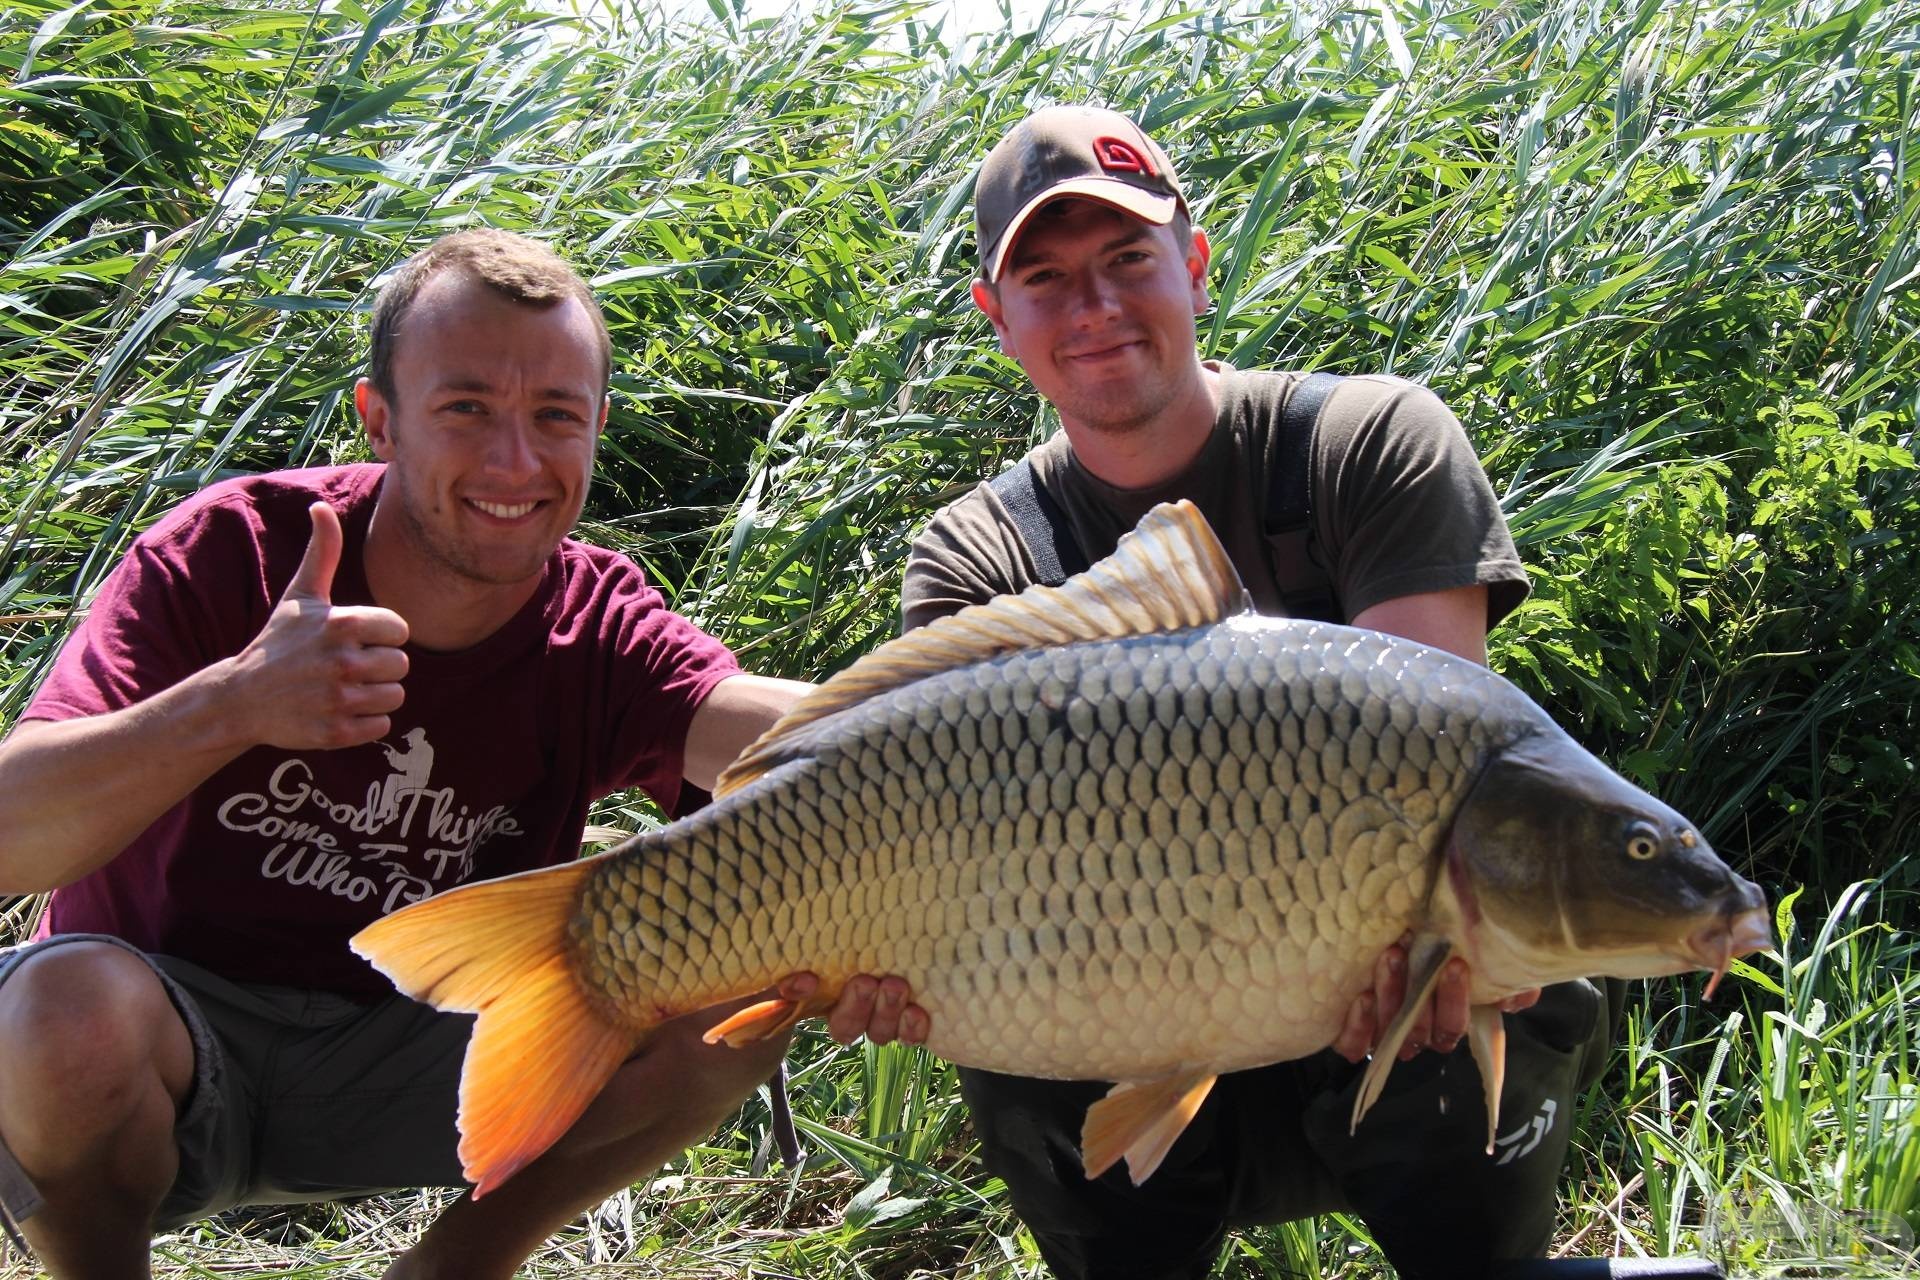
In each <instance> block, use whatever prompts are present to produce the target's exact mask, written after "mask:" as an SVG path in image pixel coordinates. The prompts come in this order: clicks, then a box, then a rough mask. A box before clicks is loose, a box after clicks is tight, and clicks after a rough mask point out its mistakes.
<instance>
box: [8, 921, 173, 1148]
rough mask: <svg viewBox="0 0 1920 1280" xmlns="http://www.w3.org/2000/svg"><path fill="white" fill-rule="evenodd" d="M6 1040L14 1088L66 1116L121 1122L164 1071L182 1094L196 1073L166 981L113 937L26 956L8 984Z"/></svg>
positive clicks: (83, 1122) (43, 1109) (74, 1120)
mask: <svg viewBox="0 0 1920 1280" xmlns="http://www.w3.org/2000/svg"><path fill="white" fill-rule="evenodd" d="M0 1046H3V1047H0V1079H3V1080H5V1081H6V1084H7V1088H6V1090H5V1092H6V1093H8V1094H9V1095H11V1096H13V1097H16V1098H32V1099H34V1100H35V1105H34V1107H33V1110H34V1111H36V1112H38V1113H41V1114H45V1115H57V1116H58V1117H59V1120H58V1121H57V1123H59V1124H62V1125H64V1126H73V1125H78V1126H80V1127H82V1128H85V1127H88V1126H89V1124H90V1123H97V1124H99V1125H103V1126H104V1125H112V1124H115V1123H118V1122H119V1120H120V1119H121V1118H122V1116H123V1113H124V1112H125V1110H126V1108H127V1106H129V1105H131V1103H132V1102H133V1100H134V1098H135V1096H136V1095H137V1094H138V1093H139V1092H140V1091H141V1090H143V1089H146V1088H148V1087H150V1086H151V1084H152V1082H153V1081H154V1080H155V1079H156V1077H158V1078H160V1079H161V1080H162V1082H163V1083H164V1084H166V1085H167V1086H168V1088H169V1091H170V1092H174V1093H175V1094H176V1101H177V1100H178V1099H177V1095H178V1093H179V1092H181V1091H184V1089H185V1087H186V1083H187V1081H188V1079H190V1077H191V1073H192V1047H191V1041H190V1039H189V1038H188V1036H187V1032H186V1028H185V1026H184V1024H182V1023H181V1021H180V1017H179V1014H178V1012H177V1011H176V1010H175V1009H174V1007H173V1002H172V1001H171V1000H170V999H168V997H167V992H166V988H165V987H163V986H161V984H160V980H159V979H158V978H157V977H155V976H154V973H153V971H152V970H151V969H149V968H148V967H147V965H146V963H145V962H144V961H143V960H141V959H140V958H139V957H137V956H134V955H130V954H128V953H127V952H125V951H122V950H120V949H119V948H117V947H113V946H109V945H106V944H104V943H81V942H75V943H69V944H66V945H63V946H59V947H53V948H49V949H48V950H46V951H43V952H41V953H39V954H37V955H34V956H31V957H29V958H28V959H26V960H24V961H22V962H21V964H20V967H19V968H18V969H17V970H15V971H14V973H13V974H12V975H11V976H10V977H9V978H8V979H7V983H6V985H5V986H4V987H0ZM183 1052H184V1055H185V1061H184V1063H182V1062H181V1061H180V1058H181V1055H182V1053H183Z"/></svg>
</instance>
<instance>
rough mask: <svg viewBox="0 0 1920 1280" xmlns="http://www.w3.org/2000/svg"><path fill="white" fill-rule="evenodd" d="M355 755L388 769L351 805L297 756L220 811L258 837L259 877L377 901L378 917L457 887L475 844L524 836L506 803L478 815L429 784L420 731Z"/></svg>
mask: <svg viewBox="0 0 1920 1280" xmlns="http://www.w3.org/2000/svg"><path fill="white" fill-rule="evenodd" d="M361 750H369V751H372V750H377V751H379V752H381V753H382V754H383V755H384V757H385V760H386V765H387V770H386V771H385V773H384V776H379V777H375V778H373V779H372V780H370V781H369V782H368V783H367V784H366V790H365V793H364V794H363V795H362V796H360V797H359V798H358V799H353V800H350V799H344V798H341V797H338V796H334V795H330V794H328V793H327V792H326V791H325V790H324V789H323V788H322V787H321V786H320V785H319V784H318V783H317V782H316V780H315V776H314V770H313V767H312V765H311V764H310V763H309V762H308V761H307V760H306V759H305V758H304V757H301V756H289V757H287V758H286V759H284V760H282V761H281V762H280V763H279V764H278V765H276V766H275V767H274V769H273V771H272V773H271V774H269V775H268V778H267V782H266V789H265V790H264V791H242V792H238V793H236V794H234V795H232V796H230V797H228V798H227V799H226V800H225V801H223V802H222V803H221V804H220V806H219V808H218V810H217V817H218V819H219V822H220V825H221V826H223V827H225V828H226V829H227V830H229V831H232V832H235V833H238V834H242V835H250V836H255V837H258V838H259V839H260V841H261V849H260V864H259V866H260V874H261V876H262V877H263V878H265V879H267V880H278V881H281V882H283V883H285V884H289V885H295V886H303V887H306V888H311V889H315V890H318V891H321V892H325V893H331V894H333V895H335V896H337V897H342V898H346V899H347V900H349V901H351V902H365V901H368V900H370V899H374V898H376V897H377V898H379V899H380V910H381V911H382V912H383V913H384V912H388V911H393V910H396V909H398V908H400V907H403V906H405V905H407V904H408V903H410V902H418V901H420V900H422V899H423V898H426V897H428V896H429V895H431V894H433V893H434V892H436V891H438V890H440V889H444V888H447V887H448V886H450V885H455V884H460V883H462V882H463V881H465V880H466V879H468V878H469V877H470V876H471V874H472V872H473V858H474V852H475V851H476V850H477V849H479V848H480V846H481V845H482V844H484V843H485V842H486V841H488V840H490V839H493V838H494V837H497V836H508V837H512V836H518V835H521V834H522V829H521V825H520V823H519V821H518V820H517V819H516V818H515V817H514V816H513V813H512V811H511V809H509V808H508V806H506V805H501V804H496V805H493V806H491V807H490V808H487V809H484V810H480V811H478V812H476V811H474V810H473V809H472V808H470V807H469V806H468V805H466V804H463V803H461V801H460V798H459V797H458V796H457V795H456V794H455V793H454V789H453V788H452V787H450V786H449V787H435V786H433V785H432V777H433V763H434V750H433V744H432V743H431V742H429V741H428V739H427V733H426V730H425V729H421V728H413V729H409V730H407V732H406V733H405V734H404V735H403V736H402V737H401V739H400V742H399V743H397V744H396V743H392V742H376V743H372V744H369V746H367V747H366V748H361Z"/></svg>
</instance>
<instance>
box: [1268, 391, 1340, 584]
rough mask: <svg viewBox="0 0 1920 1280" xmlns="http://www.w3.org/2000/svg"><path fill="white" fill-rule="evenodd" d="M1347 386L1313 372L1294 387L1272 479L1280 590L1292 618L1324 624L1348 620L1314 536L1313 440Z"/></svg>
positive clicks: (1274, 560) (1271, 538)
mask: <svg viewBox="0 0 1920 1280" xmlns="http://www.w3.org/2000/svg"><path fill="white" fill-rule="evenodd" d="M1343 381H1345V379H1343V378H1341V377H1340V376H1339V375H1338V374H1333V373H1313V374H1308V375H1307V376H1306V377H1305V378H1302V379H1301V380H1300V381H1299V382H1298V383H1296V384H1295V385H1294V388H1293V390H1292V392H1290V393H1289V394H1288V396H1287V404H1286V408H1284V409H1282V410H1281V412H1280V424H1279V432H1280V435H1279V438H1278V439H1277V440H1275V441H1274V442H1273V446H1272V448H1271V450H1270V454H1271V457H1272V467H1273V470H1272V472H1271V473H1270V474H1269V475H1268V476H1267V508H1266V511H1267V515H1266V521H1265V530H1264V531H1265V533H1266V542H1267V560H1268V563H1269V565H1270V566H1271V567H1272V569H1273V582H1274V586H1276V587H1277V588H1279V591H1280V599H1281V600H1282V601H1283V602H1284V603H1285V604H1286V606H1287V614H1288V616H1290V617H1295V618H1311V619H1313V620H1315V621H1319V622H1344V621H1346V618H1345V617H1344V615H1343V614H1342V613H1341V610H1340V601H1339V598H1338V597H1337V596H1336V595H1335V594H1334V590H1333V578H1332V575H1330V574H1329V573H1328V572H1327V569H1326V566H1325V565H1323V564H1321V563H1320V549H1319V547H1318V546H1317V545H1316V544H1315V539H1314V536H1313V437H1314V432H1315V429H1316V428H1317V427H1318V425H1319V422H1320V410H1321V408H1322V407H1323V406H1324V405H1325V404H1326V402H1327V398H1328V397H1329V396H1331V395H1332V394H1333V392H1334V389H1335V388H1336V387H1338V386H1339V385H1340V384H1341V382H1343Z"/></svg>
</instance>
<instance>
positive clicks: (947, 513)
mask: <svg viewBox="0 0 1920 1280" xmlns="http://www.w3.org/2000/svg"><path fill="white" fill-rule="evenodd" d="M1024 555H1025V548H1024V547H1023V546H1022V545H1021V544H1020V541H1019V537H1018V535H1017V534H1016V533H1014V532H1013V531H1012V530H1011V529H1009V528H1007V527H1006V526H1005V524H1004V523H1003V522H1002V521H1001V520H999V519H998V518H997V516H996V511H995V504H993V503H992V502H990V501H989V499H988V493H987V489H986V486H984V485H983V486H981V487H980V488H979V489H976V490H974V491H973V492H972V493H969V494H968V495H966V496H965V497H963V498H961V499H960V500H958V501H957V502H954V503H952V504H951V505H949V506H947V507H945V508H943V509H942V510H941V511H940V512H939V514H937V515H935V516H934V518H933V520H932V521H931V522H930V523H929V524H928V525H927V527H926V529H925V530H924V531H923V532H922V533H921V535H920V536H919V538H917V539H915V541H914V544H913V549H912V550H911V551H909V552H908V553H907V568H906V573H905V575H904V577H903V578H902V580H901V583H900V630H901V632H902V634H904V633H906V632H908V631H912V630H914V629H915V628H917V627H924V626H926V625H927V624H928V623H929V622H933V621H936V620H938V619H940V618H944V617H946V616H947V615H948V614H953V613H958V612H959V611H960V610H962V609H964V608H966V607H967V606H968V605H974V604H985V603H986V602H987V601H989V600H992V599H994V598H995V597H996V596H1002V595H1006V594H1008V593H1010V592H1013V591H1016V590H1019V589H1020V586H1021V585H1023V579H1024V578H1027V577H1030V576H1031V572H1032V571H1031V568H1030V567H1028V566H1023V564H1022V557H1023V556H1024Z"/></svg>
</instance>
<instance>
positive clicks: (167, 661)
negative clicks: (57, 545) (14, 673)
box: [20, 507, 265, 720]
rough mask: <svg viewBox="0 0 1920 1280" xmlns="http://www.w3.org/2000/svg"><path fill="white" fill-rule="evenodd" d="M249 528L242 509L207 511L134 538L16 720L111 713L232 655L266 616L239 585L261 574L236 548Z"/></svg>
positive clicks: (250, 588)
mask: <svg viewBox="0 0 1920 1280" xmlns="http://www.w3.org/2000/svg"><path fill="white" fill-rule="evenodd" d="M227 526H231V527H227ZM253 534H254V531H253V528H252V526H251V525H250V524H249V523H248V522H247V521H246V520H245V518H244V516H243V515H242V514H241V513H239V512H235V511H231V510H227V509H224V508H220V507H207V508H201V509H200V510H198V511H196V512H193V513H192V514H191V515H189V516H186V517H183V518H182V519H180V520H169V521H166V522H164V523H163V525H161V526H156V528H155V529H154V530H153V531H152V533H151V534H149V535H148V536H146V537H142V538H141V539H139V540H138V541H136V542H135V543H134V545H133V547H132V548H131V549H130V550H129V551H128V552H127V555H126V556H125V557H124V558H123V559H122V560H121V562H120V563H119V564H118V565H117V566H115V568H114V569H113V571H112V572H111V573H109V574H108V575H107V578H106V580H105V581H104V582H103V583H102V584H101V587H100V590H99V591H98V592H97V593H96V595H95V597H94V600H93V603H92V604H91V605H90V606H89V607H88V609H87V615H86V617H85V618H84V619H83V620H82V621H81V623H80V625H79V626H78V627H76V628H75V629H74V631H73V634H72V635H70V636H68V638H67V641H66V643H65V645H64V646H62V648H61V651H60V655H59V656H58V657H57V658H55V659H54V664H53V668H52V670H51V671H50V672H49V673H48V675H47V679H46V680H45V681H44V682H43V683H42V684H41V686H40V688H39V690H38V691H37V692H36V693H35V694H34V696H33V699H32V701H31V702H29V703H28V705H27V708H26V710H25V711H23V712H22V713H21V715H20V718H21V719H22V720H72V719H78V718H81V717H83V716H93V715H101V714H104V713H106V712H110V711H118V710H120V709H122V708H124V707H129V706H132V705H134V704H135V703H138V702H141V701H143V700H144V699H146V698H150V697H152V696H153V695H154V694H156V693H159V692H161V691H163V690H165V689H168V688H170V687H172V686H173V685H175V684H177V683H179V682H180V681H181V680H184V679H185V678H186V677H188V676H189V675H192V674H193V673H194V672H196V671H199V670H200V669H201V668H203V667H205V666H207V665H208V664H209V663H212V662H215V661H218V660H220V659H222V658H226V657H230V656H232V654H234V653H236V652H238V651H239V649H240V648H241V647H243V646H244V644H245V637H248V636H251V635H252V634H254V633H255V632H257V631H258V630H259V628H260V626H261V625H263V624H264V622H265V619H264V618H263V617H258V616H256V614H257V613H258V608H257V601H258V582H257V581H255V582H251V583H249V582H247V581H244V579H245V578H246V577H247V576H248V575H251V576H252V577H253V578H255V579H257V578H258V574H259V571H258V569H257V568H256V567H254V566H253V564H252V561H251V559H250V558H249V556H248V555H247V554H244V553H243V550H242V549H243V548H251V546H252V543H253ZM237 579H239V580H237ZM208 582H217V583H223V584H224V586H225V590H224V594H225V595H226V596H227V597H228V601H227V603H228V605H229V610H228V611H227V612H224V613H223V612H221V611H218V610H216V609H215V608H213V607H212V606H213V602H212V601H210V600H209V599H208V598H207V596H206V594H205V593H204V592H203V591H201V590H199V589H198V587H197V585H196V584H200V583H208Z"/></svg>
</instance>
